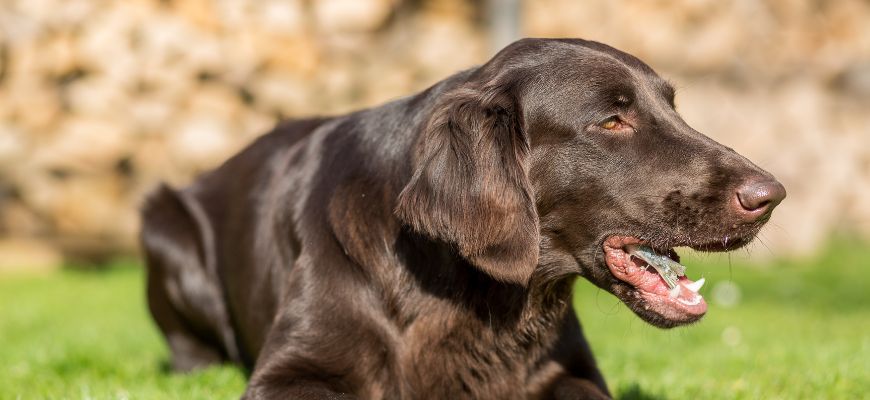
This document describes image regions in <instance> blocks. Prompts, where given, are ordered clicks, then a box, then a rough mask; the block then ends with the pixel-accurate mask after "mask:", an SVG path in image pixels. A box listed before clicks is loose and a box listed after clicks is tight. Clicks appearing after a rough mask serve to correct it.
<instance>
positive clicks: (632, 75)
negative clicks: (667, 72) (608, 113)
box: [573, 45, 675, 99]
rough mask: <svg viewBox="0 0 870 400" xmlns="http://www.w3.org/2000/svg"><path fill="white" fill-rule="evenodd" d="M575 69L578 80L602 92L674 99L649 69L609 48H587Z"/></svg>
mask: <svg viewBox="0 0 870 400" xmlns="http://www.w3.org/2000/svg"><path fill="white" fill-rule="evenodd" d="M573 65H574V68H575V69H576V71H575V73H576V74H577V75H575V76H577V77H578V78H579V79H580V80H581V81H586V82H589V83H592V84H593V85H595V86H597V87H598V88H599V89H604V90H610V91H620V90H621V91H627V92H634V93H635V94H638V95H639V94H640V93H639V92H642V93H647V94H651V95H653V96H655V97H659V96H663V97H665V98H667V99H673V97H674V93H675V90H674V87H673V86H672V85H671V84H670V83H669V82H668V81H666V80H665V79H663V78H662V77H661V76H659V75H658V73H656V72H655V70H653V69H652V68H651V67H650V66H649V65H647V64H646V63H644V62H643V61H641V60H640V59H638V58H637V57H634V56H632V55H631V54H628V53H625V52H622V51H619V50H616V49H614V48H612V47H609V46H605V45H602V47H584V48H583V51H581V52H579V56H578V58H577V62H576V63H573Z"/></svg>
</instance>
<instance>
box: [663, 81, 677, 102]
mask: <svg viewBox="0 0 870 400" xmlns="http://www.w3.org/2000/svg"><path fill="white" fill-rule="evenodd" d="M659 91H660V92H661V94H662V96H665V98H666V99H668V102H669V103H671V104H674V97H675V96H676V95H677V90H676V89H674V86H673V85H671V84H670V82H668V81H661V83H659Z"/></svg>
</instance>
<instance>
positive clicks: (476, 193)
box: [396, 87, 539, 285]
mask: <svg viewBox="0 0 870 400" xmlns="http://www.w3.org/2000/svg"><path fill="white" fill-rule="evenodd" d="M522 122H523V121H522V116H521V113H520V110H519V106H518V104H516V101H515V99H514V97H513V96H512V95H511V94H510V89H509V88H504V87H491V88H488V89H476V88H473V87H472V88H469V87H460V88H458V89H455V90H453V91H451V92H448V93H445V94H444V95H443V96H441V100H440V101H439V103H438V105H436V107H435V110H434V112H433V113H432V115H431V117H430V119H429V121H428V123H427V124H426V125H425V127H424V129H423V131H422V132H421V136H420V137H419V138H418V142H417V143H416V146H417V148H416V153H415V155H414V168H415V171H414V175H413V176H412V178H411V180H410V182H409V183H408V184H407V185H406V186H405V188H404V189H403V190H402V193H401V194H400V195H399V201H398V206H397V209H396V213H397V215H398V217H399V219H400V220H402V221H403V222H405V223H407V224H409V225H410V226H412V227H413V228H414V229H416V230H417V231H419V232H422V233H425V234H427V235H429V236H431V237H435V238H439V239H443V240H445V241H447V242H449V243H453V244H454V245H456V247H457V249H458V251H459V253H460V255H462V256H463V257H465V258H466V259H467V260H468V261H470V262H471V263H472V264H473V265H475V266H476V267H477V268H479V269H481V270H483V271H484V272H486V273H487V274H489V275H490V276H492V277H493V278H495V279H497V280H499V281H503V282H509V283H514V284H519V285H526V284H527V283H528V281H529V279H530V277H531V275H532V272H533V271H534V269H535V266H536V265H537V262H538V241H539V232H538V217H537V212H536V211H535V205H534V200H533V198H532V192H531V187H530V185H529V179H528V161H527V159H528V153H529V141H528V138H527V136H526V135H525V133H524V131H523V123H522Z"/></svg>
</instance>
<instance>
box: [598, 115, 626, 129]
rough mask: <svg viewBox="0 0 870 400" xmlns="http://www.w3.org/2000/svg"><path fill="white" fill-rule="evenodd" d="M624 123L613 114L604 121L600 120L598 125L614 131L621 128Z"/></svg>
mask: <svg viewBox="0 0 870 400" xmlns="http://www.w3.org/2000/svg"><path fill="white" fill-rule="evenodd" d="M624 125H625V124H624V123H623V122H622V120H621V119H619V117H617V116H615V115H614V116H612V117H610V118H608V119H605V120H604V121H602V122H601V124H599V126H601V127H602V128H604V129H607V130H609V131H615V130H618V129H621V128H622V127H623V126H624Z"/></svg>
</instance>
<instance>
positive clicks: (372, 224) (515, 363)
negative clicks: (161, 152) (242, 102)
mask: <svg viewBox="0 0 870 400" xmlns="http://www.w3.org/2000/svg"><path fill="white" fill-rule="evenodd" d="M609 63H612V65H611V64H609ZM657 78H658V77H657V76H655V75H654V73H653V72H652V71H651V70H649V68H648V67H646V66H645V65H643V64H642V63H641V62H640V61H638V60H636V59H634V58H633V57H631V56H629V55H627V54H624V53H621V52H618V51H616V50H614V49H611V48H609V47H606V46H603V45H600V44H597V43H592V42H584V41H579V40H577V41H570V40H524V41H520V42H517V43H515V44H514V45H512V46H510V47H508V48H507V49H506V50H504V51H502V52H501V53H499V55H497V56H496V57H495V58H494V59H493V60H492V61H490V62H489V63H487V64H486V65H484V66H482V67H480V68H476V69H472V70H469V71H465V72H462V73H459V74H457V75H454V76H453V77H450V78H448V79H446V80H444V81H442V82H440V83H438V84H436V85H435V86H433V87H432V88H430V89H428V90H426V91H425V92H423V93H420V94H418V95H415V96H412V97H408V98H404V99H400V100H397V101H394V102H392V103H389V104H387V105H384V106H381V107H378V108H373V109H368V110H364V111H360V112H357V113H353V114H350V115H345V116H340V117H334V118H324V119H311V120H300V121H293V122H289V123H286V124H283V125H281V126H279V127H278V128H276V130H275V131H273V132H272V133H270V134H268V135H266V136H264V137H262V138H260V139H259V140H257V141H256V142H255V143H254V144H252V145H251V146H249V147H248V148H247V149H246V150H244V151H242V152H241V153H239V154H238V155H236V156H235V157H233V158H232V159H230V160H229V161H227V162H226V163H225V164H224V165H222V166H221V167H220V168H218V169H217V170H215V171H213V172H211V173H208V174H205V175H204V176H202V177H201V178H199V179H198V180H197V181H196V182H195V183H194V184H193V185H191V186H190V187H187V188H185V189H182V190H178V191H175V190H172V189H169V188H167V187H163V188H161V189H160V190H158V191H157V192H156V193H155V194H154V195H153V196H152V197H151V198H150V199H149V202H148V204H147V205H146V207H145V210H144V214H143V215H144V228H143V233H142V243H143V247H144V249H145V253H146V256H147V262H148V272H149V275H148V278H149V281H148V298H149V306H150V308H151V311H152V314H153V315H154V317H155V320H156V321H157V323H158V325H159V327H160V328H161V330H162V331H163V332H164V334H165V335H166V337H167V341H168V343H169V345H170V348H171V350H172V354H173V366H174V367H175V368H176V369H179V370H187V369H191V368H196V367H200V366H204V365H207V364H209V363H213V362H220V361H232V362H237V363H240V364H243V365H245V366H246V367H248V368H251V369H252V370H253V374H252V376H251V381H250V385H249V388H248V390H247V392H246V397H248V398H252V399H254V398H256V399H259V398H308V399H313V398H344V397H345V396H346V397H348V398H356V397H358V398H373V399H378V398H385V399H399V398H406V399H415V398H433V399H435V398H437V399H452V398H498V399H506V398H596V397H608V396H609V394H608V391H607V388H606V385H605V384H604V380H603V379H602V377H601V374H600V373H599V371H598V369H597V367H596V365H595V362H594V359H593V357H592V354H591V352H590V350H589V347H588V345H587V343H586V340H585V338H584V337H583V334H582V332H581V330H580V326H579V323H578V321H577V320H576V317H575V314H574V311H573V309H572V306H571V287H572V284H573V281H574V279H575V278H576V277H577V276H581V275H582V276H585V277H587V278H588V279H590V280H591V281H593V282H594V283H596V284H597V285H599V286H601V287H603V288H606V289H607V290H609V291H611V292H613V293H614V294H616V295H617V296H620V297H621V298H622V299H623V300H624V301H625V302H626V303H627V304H628V305H629V306H630V307H632V309H634V310H635V311H636V312H638V314H639V315H641V316H642V317H644V318H645V319H647V320H648V321H650V322H652V323H655V324H658V325H662V326H673V325H677V324H680V323H686V322H691V321H694V320H696V319H698V318H700V315H702V314H703V310H702V311H700V313H699V312H698V311H697V310H695V309H687V308H680V307H679V306H677V305H673V304H670V303H667V304H665V303H666V302H665V301H664V300H660V299H658V298H657V297H656V298H655V300H654V301H651V302H646V303H645V301H646V300H643V299H642V296H640V295H638V294H640V293H641V292H640V291H637V290H636V291H634V292H633V291H632V290H634V289H633V288H641V289H644V288H646V287H645V286H636V285H635V284H634V283H633V282H634V281H633V279H634V278H624V277H623V276H622V275H620V274H621V273H623V272H625V271H629V272H632V273H634V272H633V271H634V270H631V269H630V268H629V269H628V270H625V269H620V270H618V271H614V272H612V273H611V272H608V271H607V269H606V268H602V265H603V263H604V262H605V259H606V258H607V257H611V255H612V254H613V253H612V252H611V253H608V252H603V251H602V243H605V244H606V243H611V242H612V240H614V239H612V238H613V237H614V236H613V235H616V234H622V235H629V234H631V235H635V236H637V237H639V238H643V240H644V243H647V242H648V243H649V244H650V245H657V246H659V247H665V246H670V245H688V246H693V247H696V248H714V247H716V246H713V245H711V244H712V243H717V241H719V240H720V239H719V238H720V237H722V235H724V236H725V237H726V238H727V237H731V240H732V242H731V243H727V239H726V244H725V245H724V248H725V249H728V248H732V247H734V246H740V245H742V244H745V243H746V242H748V240H750V239H751V237H752V235H754V233H755V232H757V229H758V228H759V227H760V224H761V223H763V220H765V219H766V216H769V210H764V213H763V214H760V213H759V214H758V215H754V214H753V215H752V216H751V220H748V219H747V218H748V217H746V216H745V215H744V216H742V217H739V218H743V219H742V220H740V221H738V219H739V218H738V217H731V216H730V214H734V212H732V210H730V209H729V208H728V207H730V206H729V205H728V204H730V203H729V202H733V199H731V198H730V196H729V195H727V193H731V192H733V191H734V190H735V188H737V187H738V186H740V185H741V184H742V182H744V181H746V179H747V177H749V178H753V177H763V178H764V179H766V181H770V180H771V179H772V178H770V177H769V175H768V174H766V173H764V172H763V171H761V170H759V169H758V168H757V167H755V166H753V165H752V164H751V163H749V162H747V161H746V160H745V159H743V158H741V157H740V156H738V155H736V153H733V152H732V151H730V150H729V149H727V148H724V147H722V146H720V145H718V144H716V143H715V142H713V141H711V140H709V139H707V138H705V137H703V136H702V135H700V134H698V133H697V132H694V131H691V129H690V128H688V127H687V126H685V123H683V122H682V121H681V120H679V117H678V116H677V115H676V113H675V112H673V111H672V106H673V105H672V103H671V104H670V110H664V111H662V110H659V109H658V108H663V109H667V108H668V103H669V102H672V98H670V99H668V96H669V94H668V93H667V91H668V88H669V87H668V86H667V85H666V84H664V83H663V82H661V81H660V79H658V80H656V79H657ZM647 81H648V82H647ZM571 85H575V86H578V87H574V88H572V87H571ZM581 86H582V87H581ZM662 90H663V92H662ZM670 96H672V93H671V94H670ZM603 99H604V100H603ZM662 99H664V100H662ZM604 103H607V104H604ZM610 103H613V104H615V106H613V105H611V104H610ZM646 103H650V104H652V103H655V104H652V106H654V107H655V109H654V112H653V113H652V114H653V117H652V119H646V118H647V117H646V116H645V114H644V112H643V110H640V111H639V110H633V109H632V107H638V108H639V107H640V106H641V105H645V104H646ZM652 106H649V105H648V106H646V108H649V107H652ZM612 107H617V108H618V109H620V110H622V109H624V110H626V111H624V112H623V111H619V112H616V114H615V115H623V114H624V115H625V117H624V121H622V120H621V122H620V123H624V126H616V128H619V129H621V128H625V127H630V128H631V129H630V130H627V129H628V128H625V129H626V130H624V131H619V130H618V129H616V128H615V129H611V128H610V127H611V126H613V124H611V123H610V122H607V123H599V121H602V120H607V121H610V120H611V119H610V118H608V116H609V115H610V114H611V113H613V112H612V111H601V110H607V109H610V108H612ZM619 107H622V108H619ZM572 109H573V110H575V111H576V115H571V110H572ZM599 109H600V110H599ZM602 116H603V117H602ZM584 118H585V119H584ZM632 121H634V122H632ZM601 127H604V128H601ZM602 129H604V130H602ZM595 130H598V131H595ZM649 130H653V131H656V132H658V131H667V132H670V133H668V134H659V135H658V136H657V137H656V138H655V140H652V141H650V140H651V139H650V137H649V136H650V135H653V134H652V133H646V135H647V138H646V139H644V138H641V137H640V135H641V134H642V133H643V132H647V131H649ZM578 131H582V132H581V133H582V135H590V136H582V135H581V133H578ZM593 131H594V132H593ZM599 131H600V132H599ZM590 132H591V133H590ZM673 132H676V133H673ZM677 134H679V135H681V136H677ZM594 135H601V136H600V137H597V136H594ZM634 136H637V137H634ZM675 138H676V139H675ZM628 140H634V141H635V142H638V141H640V142H641V144H643V143H642V142H644V141H646V144H644V145H645V146H653V148H655V146H665V147H666V146H669V145H673V144H675V141H676V140H681V141H682V142H681V143H679V145H680V146H681V148H682V149H687V150H679V151H677V150H673V149H671V150H666V151H667V152H669V153H670V157H671V158H672V159H665V160H657V161H655V163H652V165H653V166H652V167H650V168H657V169H660V170H662V172H663V173H662V174H657V175H656V176H651V177H650V178H649V179H650V180H652V181H654V182H655V184H654V186H655V185H657V186H660V187H658V188H654V189H655V190H650V191H649V192H650V193H649V195H650V196H652V195H653V194H661V195H662V196H661V198H655V197H649V196H634V194H638V193H640V192H634V194H633V195H632V196H631V199H628V200H624V199H623V198H621V197H618V196H614V195H615V194H619V193H618V190H616V191H617V193H614V189H612V188H617V187H619V185H635V187H638V186H639V187H643V184H641V183H638V182H639V181H638V179H640V177H639V176H627V177H623V178H620V177H619V176H618V175H619V174H621V173H624V172H626V171H625V168H636V165H634V166H633V165H632V163H635V164H637V163H641V162H646V160H645V158H644V157H643V156H644V154H641V152H639V151H637V150H636V149H634V148H633V147H631V146H628V145H620V143H619V141H623V142H625V141H628ZM626 143H627V142H626ZM617 156H618V157H623V156H624V157H625V160H618V159H617V158H614V157H617ZM710 159H712V160H713V161H708V160H710ZM686 165H689V166H692V165H694V168H696V169H697V172H698V174H699V176H697V177H691V176H686V175H682V176H671V177H669V176H666V175H668V173H669V172H670V171H675V170H681V169H683V168H685V167H686ZM628 172H631V171H628ZM663 175H665V176H663ZM672 175H673V174H672ZM768 178H769V179H768ZM755 180H756V181H757V180H758V179H755ZM675 192H676V194H675ZM783 196H784V193H783ZM623 197H624V196H623ZM720 197H728V199H727V200H725V199H720ZM665 198H666V199H665ZM663 199H665V200H663ZM774 200H775V199H774ZM779 200H781V198H780V199H779ZM614 201H615V203H613V204H609V205H608V202H611V203H612V202H614ZM739 201H740V202H743V198H740V200H739ZM776 202H778V200H776ZM773 205H775V203H774V204H773ZM646 206H648V207H650V208H647V209H644V208H643V207H646ZM693 207H694V208H693ZM722 208H725V209H727V210H726V211H721V209H722ZM744 208H745V206H744ZM769 208H771V209H772V206H770V207H769ZM680 210H682V211H680ZM686 210H690V211H692V212H691V213H690V214H692V215H693V217H692V218H695V219H691V220H689V219H687V218H683V217H680V216H679V215H677V214H685V211H686ZM696 210H697V211H696ZM750 211H753V210H750ZM753 212H754V211H753ZM644 213H650V214H651V216H652V218H648V219H651V220H653V221H651V222H650V221H644V220H641V218H642V217H643V216H644ZM726 214H727V215H726ZM635 215H637V217H635ZM702 217H712V218H716V217H718V218H719V219H720V220H721V219H722V218H726V221H732V220H733V221H735V222H734V224H733V225H734V227H733V228H727V227H726V228H722V227H721V226H720V224H721V223H722V221H717V222H716V226H715V227H711V226H707V225H712V224H713V223H712V222H703V221H700V222H699V221H698V220H697V219H699V218H702ZM669 218H670V219H672V220H668V219H669ZM727 218H730V219H727ZM622 220H625V221H622ZM622 222H625V223H624V224H623V223H622ZM665 231H667V232H673V233H674V234H672V235H670V236H668V237H665V236H661V237H657V236H655V235H656V232H665ZM608 237H610V238H611V239H608ZM606 240H607V241H606ZM624 240H627V239H624ZM693 240H694V241H693ZM664 241H667V243H664ZM606 249H607V248H606ZM716 249H718V248H716ZM607 262H608V264H607V265H609V266H611V269H613V268H614V267H613V265H614V264H613V263H611V262H610V260H609V259H608V260H607ZM620 265H622V264H620ZM633 276H634V275H633ZM626 282H628V283H626ZM632 285H635V286H632ZM638 290H639V289H638ZM650 290H652V289H650ZM643 293H644V294H643V295H644V296H653V294H650V293H651V292H650V291H645V292H643ZM656 302H665V303H662V304H664V305H661V304H659V303H656ZM650 305H652V307H651V308H650Z"/></svg>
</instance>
